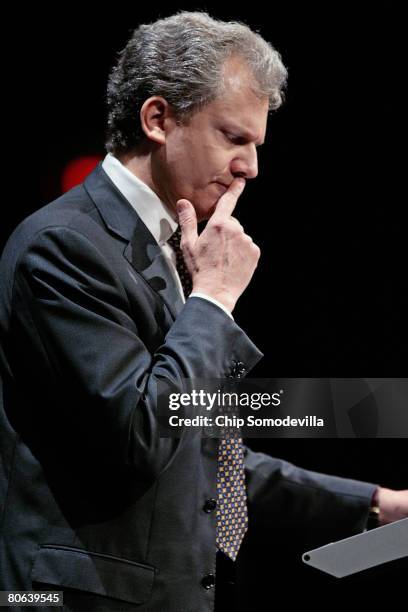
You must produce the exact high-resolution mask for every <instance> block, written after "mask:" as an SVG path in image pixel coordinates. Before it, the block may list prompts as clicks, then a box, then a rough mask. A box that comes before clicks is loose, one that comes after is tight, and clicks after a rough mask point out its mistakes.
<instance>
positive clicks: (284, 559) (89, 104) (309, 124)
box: [1, 2, 408, 609]
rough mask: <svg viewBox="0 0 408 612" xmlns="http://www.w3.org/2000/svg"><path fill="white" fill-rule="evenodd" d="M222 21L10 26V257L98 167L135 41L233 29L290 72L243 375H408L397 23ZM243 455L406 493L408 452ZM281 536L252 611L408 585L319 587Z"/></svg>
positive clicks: (293, 17) (256, 203) (347, 15)
mask: <svg viewBox="0 0 408 612" xmlns="http://www.w3.org/2000/svg"><path fill="white" fill-rule="evenodd" d="M356 4H357V3H356ZM223 6H224V8H222V9H221V8H219V7H217V5H215V4H213V3H205V4H204V3H195V4H188V3H187V4H186V3H185V4H176V5H174V4H166V8H162V7H161V6H160V5H157V4H155V5H154V6H152V8H151V9H147V8H144V9H143V8H141V7H140V5H134V6H133V8H130V6H129V7H126V6H125V5H120V6H119V5H112V6H108V7H107V8H105V9H101V8H98V5H95V6H94V7H93V8H92V10H91V13H92V14H89V15H85V13H84V7H81V10H80V9H79V8H78V7H74V6H69V7H67V6H65V8H62V6H58V7H56V8H55V9H48V8H47V11H45V10H44V11H43V13H41V9H38V8H36V10H35V12H34V11H33V12H32V13H31V12H24V15H16V16H15V17H14V18H12V17H10V18H9V22H8V25H7V27H8V28H9V29H10V31H11V34H12V37H13V41H14V42H13V43H12V44H10V45H7V48H6V50H5V56H4V58H5V61H4V69H3V78H4V82H5V96H4V97H5V99H6V102H8V108H9V110H7V111H6V112H5V114H4V116H3V154H5V155H6V160H7V164H4V165H3V172H5V174H4V175H3V177H4V179H3V185H4V194H6V193H7V195H6V196H5V197H4V199H3V207H2V225H1V241H2V245H3V243H4V241H5V239H6V237H7V236H8V235H9V233H10V232H11V231H12V229H13V228H14V227H15V225H16V224H17V223H18V222H19V221H20V220H21V219H22V218H23V217H24V216H26V215H27V214H29V213H30V212H32V211H34V210H36V209H37V208H39V207H40V206H42V205H43V204H45V203H47V202H49V201H51V200H52V199H54V198H55V197H57V196H58V195H59V194H60V176H61V171H62V169H63V167H64V166H65V164H66V163H67V162H68V161H69V160H71V159H73V158H75V157H79V156H81V155H101V156H103V155H104V146H103V145H104V129H105V106H104V95H105V87H106V80H107V75H108V72H109V70H110V68H111V66H112V65H113V63H114V61H115V57H116V53H117V52H118V51H119V50H120V49H121V48H122V47H123V46H124V45H125V43H126V41H127V39H128V37H129V36H130V34H131V31H132V29H134V28H135V27H137V25H138V24H139V23H142V22H146V21H154V20H155V19H157V18H158V17H160V16H166V15H169V14H171V13H173V12H174V11H175V10H180V9H187V10H192V9H195V8H197V9H205V10H208V11H209V12H210V14H212V15H213V16H216V17H220V18H224V19H239V20H242V21H245V22H246V23H247V24H248V25H250V26H251V27H252V28H254V29H257V30H259V31H260V33H261V34H262V35H263V36H264V37H265V38H266V39H267V40H269V41H271V42H272V44H273V45H274V46H275V47H276V48H277V49H278V50H279V51H280V52H281V54H282V56H283V60H284V63H285V64H286V65H287V67H288V69H289V87H288V91H287V99H286V103H285V105H284V107H283V108H282V109H281V110H279V112H278V113H277V114H276V115H274V116H272V118H271V119H270V122H269V127H268V138H267V143H266V144H265V145H264V147H262V149H261V152H260V163H259V166H260V172H259V177H258V178H257V179H256V181H253V182H252V183H251V182H250V183H249V184H248V185H247V188H246V190H245V194H244V195H243V196H242V197H241V199H240V201H239V204H238V207H237V212H236V215H237V217H238V218H239V220H240V221H241V223H242V224H243V225H244V227H245V229H246V231H247V233H248V234H250V235H251V236H252V237H253V238H254V240H255V241H256V242H257V243H258V244H259V246H260V247H261V250H262V258H261V262H260V265H259V267H258V270H257V271H256V274H255V276H254V279H253V281H252V283H251V285H250V287H249V288H248V290H247V291H246V293H245V294H244V296H242V298H241V299H240V301H239V303H238V306H237V308H236V310H235V312H234V316H235V318H236V320H237V322H238V323H239V324H240V325H241V326H242V327H243V329H244V330H245V331H246V332H247V333H248V334H249V336H250V337H251V338H252V339H253V340H254V342H255V343H256V344H257V345H258V346H259V347H260V348H261V350H263V352H264V353H265V358H264V359H263V361H262V362H261V364H259V366H257V368H256V369H255V370H254V371H253V372H252V373H251V375H252V376H254V377H268V378H272V377H284V376H288V377H293V376H299V377H300V376H302V377H308V376H316V377H323V376H334V377H338V376H346V377H348V376H352V377H365V376H371V377H375V376H378V377H384V376H390V377H397V376H405V374H406V361H407V346H408V344H407V340H408V328H407V323H406V312H407V279H408V277H407V273H406V224H405V223H404V221H405V215H404V212H405V210H404V208H405V206H406V205H404V204H403V199H402V193H403V192H404V191H403V173H402V172H403V166H402V159H403V157H402V155H403V150H404V144H405V137H406V128H405V112H403V106H404V105H403V102H402V92H403V89H404V79H405V76H404V75H405V74H406V70H404V69H403V66H402V42H403V38H402V34H401V30H400V24H402V16H401V15H400V14H398V12H397V9H396V8H395V7H396V4H395V5H394V6H393V3H385V2H379V3H377V4H376V5H375V8H374V7H373V6H370V5H368V4H367V6H364V5H363V4H359V7H358V8H356V6H355V5H353V4H351V3H350V4H345V3H341V4H340V3H339V4H337V5H336V4H332V3H331V4H330V7H329V8H328V7H327V6H326V7H325V8H324V7H323V5H321V6H320V5H319V4H317V3H315V4H313V5H311V4H308V5H307V6H303V8H301V7H299V5H298V3H295V2H292V3H290V2H289V3H286V4H285V7H284V8H283V7H282V6H281V5H279V6H276V7H275V6H274V5H273V3H272V4H271V3H267V5H266V6H264V7H261V6H258V7H255V5H254V6H251V7H250V8H249V7H247V8H246V9H241V8H240V9H238V8H237V7H236V6H235V7H234V5H233V4H231V5H223ZM405 157H406V156H405V152H404V158H405ZM7 186H9V187H11V190H10V192H8V190H7V192H6V187H7ZM404 199H405V198H404ZM249 445H250V446H251V447H252V448H253V449H255V450H263V451H265V452H268V453H270V454H272V455H276V456H279V457H282V458H285V459H288V460H290V461H293V462H295V463H297V464H300V465H302V466H304V467H307V468H309V469H313V470H317V471H323V472H327V473H335V474H337V475H341V476H347V477H353V478H360V479H364V480H369V481H372V482H378V483H381V484H382V485H384V486H388V487H395V488H406V487H408V475H407V458H406V455H407V451H406V444H405V440H374V439H373V440H371V439H358V440H356V439H353V440H310V439H309V440H294V439H292V440H262V441H260V440H259V441H257V440H250V441H249ZM275 535H276V536H277V534H275ZM287 535H288V534H285V537H282V538H281V539H280V540H279V539H278V538H277V539H274V538H272V539H271V541H268V540H264V541H262V539H259V541H258V542H257V544H256V547H255V550H254V551H252V554H253V557H252V561H253V565H252V566H251V568H250V571H249V573H248V578H247V585H248V588H247V596H248V597H252V598H253V601H252V603H253V604H254V606H255V609H256V605H257V603H256V602H258V603H259V602H260V601H261V600H262V598H264V597H265V596H266V595H267V593H270V592H271V589H272V588H273V586H274V584H275V586H276V585H279V586H285V592H286V596H287V598H288V603H289V602H290V601H291V598H295V597H296V596H297V595H299V593H303V594H304V592H305V591H304V589H306V588H309V586H310V585H312V587H313V585H314V587H316V589H317V591H316V592H315V594H314V601H316V598H317V600H318V599H319V598H318V595H317V594H316V593H318V592H319V588H320V586H323V585H327V584H328V585H329V586H330V587H331V589H332V590H333V592H336V593H338V592H340V591H342V592H343V591H344V592H346V590H347V588H348V586H350V585H351V587H352V588H354V587H355V586H356V585H357V586H358V587H360V590H361V591H362V592H367V591H368V592H371V593H374V592H377V589H378V586H379V584H386V585H391V584H392V585H394V586H395V585H397V584H401V585H402V581H403V575H406V570H407V566H406V565H405V566H404V567H403V568H402V569H401V567H402V566H395V565H392V566H389V567H388V568H382V569H379V570H375V571H370V572H367V573H366V574H364V575H363V574H362V575H361V576H357V577H355V578H352V579H350V580H349V579H344V580H343V581H336V580H335V579H331V578H327V577H326V576H324V575H322V574H320V573H315V572H314V571H313V570H311V569H310V568H304V567H303V565H302V564H301V563H300V561H299V555H300V553H301V552H303V551H304V550H305V547H306V546H307V545H308V544H309V543H310V542H309V535H310V534H308V535H307V537H306V538H305V539H304V540H302V537H301V536H300V534H296V537H295V535H294V534H292V537H291V535H290V534H289V541H290V542H292V543H291V544H290V545H287V544H286V542H287V541H288V540H287V538H286V536H287ZM293 542H295V544H293ZM270 547H273V549H274V551H275V552H276V554H275V555H274V556H273V560H272V561H271V554H270ZM279 568H280V569H279ZM271 576H273V577H274V578H273V582H274V584H272V583H271ZM295 583H296V584H297V585H299V590H298V591H297V595H296V589H295V590H293V589H292V585H293V584H295ZM299 596H300V595H299ZM302 596H303V595H302ZM259 605H260V604H259ZM260 609H261V608H260ZM262 609H263V608H262Z"/></svg>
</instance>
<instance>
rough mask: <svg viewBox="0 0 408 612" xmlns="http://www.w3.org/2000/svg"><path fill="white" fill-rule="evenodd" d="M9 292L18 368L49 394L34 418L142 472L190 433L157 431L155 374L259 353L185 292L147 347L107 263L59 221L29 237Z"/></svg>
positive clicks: (250, 359)
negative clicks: (155, 342)
mask: <svg viewBox="0 0 408 612" xmlns="http://www.w3.org/2000/svg"><path fill="white" fill-rule="evenodd" d="M12 300H13V312H14V313H15V315H14V316H15V320H14V325H15V326H16V329H17V336H18V337H19V338H20V339H21V345H22V346H25V347H27V350H26V351H23V355H22V359H23V360H24V359H25V360H26V361H27V363H26V366H25V367H26V371H27V372H28V371H29V370H30V368H31V369H32V370H33V369H34V370H35V376H36V384H35V387H36V392H41V393H42V394H43V397H44V398H46V397H47V398H48V400H49V401H48V406H49V405H50V403H52V401H54V406H55V411H50V410H49V408H48V413H47V415H42V414H41V406H40V404H39V403H38V402H37V410H36V412H37V414H36V419H37V422H39V421H40V420H41V419H42V418H44V421H45V419H46V420H47V422H48V423H49V420H50V419H54V420H55V421H54V426H55V427H54V428H53V429H52V431H54V432H55V431H58V430H59V431H61V435H64V437H65V438H66V437H67V432H70V433H71V435H72V436H73V437H74V444H73V446H75V445H77V446H78V447H79V448H80V447H81V445H82V446H87V448H89V449H92V450H93V452H94V453H96V454H98V453H99V455H100V458H101V459H102V458H103V460H104V461H105V462H106V461H111V462H112V463H120V464H122V465H124V466H130V467H132V468H134V469H136V470H137V471H138V474H139V476H140V477H143V478H146V475H148V476H149V477H150V478H152V479H154V478H156V477H157V475H158V474H159V473H160V472H161V471H162V470H164V469H165V468H166V466H168V464H169V462H170V461H171V460H172V458H174V455H175V453H177V452H178V450H179V449H180V448H181V447H182V446H183V443H184V442H185V440H186V439H187V440H188V437H189V436H191V435H193V434H192V433H190V432H188V431H185V432H184V434H183V436H182V437H181V439H180V440H174V439H173V440H171V439H166V438H161V437H160V435H159V432H158V422H157V414H156V382H157V381H158V380H162V381H168V382H169V383H171V384H173V385H176V386H178V387H179V388H180V390H182V379H183V378H198V377H204V378H205V377H213V378H217V377H225V376H227V375H228V373H229V372H230V371H231V368H232V366H233V362H234V361H242V362H244V363H245V364H246V367H247V369H248V370H249V369H250V368H251V367H253V365H254V364H255V363H256V362H257V361H258V360H259V359H260V358H261V356H262V355H261V353H260V352H259V351H258V349H257V348H256V347H255V346H254V345H253V344H252V342H251V341H250V340H249V339H248V337H247V336H246V335H245V334H244V332H243V331H242V330H241V329H240V328H239V327H238V326H237V325H236V323H235V322H234V321H233V320H232V319H231V318H230V317H228V316H227V315H226V314H225V313H224V312H223V311H222V310H221V309H220V308H217V306H215V305H213V304H212V303H210V302H208V301H206V300H202V299H198V298H197V299H196V298H194V299H191V300H188V301H187V303H186V304H185V306H184V307H183V309H182V310H181V312H180V313H179V315H178V317H177V319H176V320H175V322H174V324H173V325H172V327H171V328H170V329H169V330H168V333H167V335H166V336H165V338H164V341H163V342H162V344H161V346H159V347H158V349H157V351H156V352H155V354H153V355H152V354H151V353H150V352H149V351H148V350H147V349H146V346H145V345H144V344H143V342H142V340H141V338H140V333H139V332H140V330H139V329H138V321H137V320H135V317H132V316H131V315H130V309H129V308H128V303H127V296H126V293H125V291H124V289H123V285H122V283H121V282H120V280H119V279H118V278H117V276H116V274H115V272H114V270H112V269H111V267H110V266H109V262H108V261H106V260H105V257H104V255H103V254H102V253H101V252H99V251H98V249H97V248H96V247H95V245H94V244H93V243H92V242H91V241H90V240H89V238H88V237H85V236H83V235H82V234H81V233H79V232H78V231H77V230H73V229H70V228H67V227H50V228H46V229H43V230H41V231H40V232H39V233H38V234H37V235H36V236H35V237H34V238H33V239H32V240H31V241H30V244H29V246H28V247H27V248H26V249H25V250H24V252H23V253H22V255H21V256H20V258H19V260H18V264H17V267H16V273H15V281H14V287H13V297H12ZM159 342H161V341H159ZM27 383H28V381H27ZM190 429H192V428H190ZM50 431H51V430H50ZM56 443H58V440H57V441H56Z"/></svg>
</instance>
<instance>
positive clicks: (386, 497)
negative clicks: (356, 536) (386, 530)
mask: <svg viewBox="0 0 408 612" xmlns="http://www.w3.org/2000/svg"><path fill="white" fill-rule="evenodd" d="M374 504H375V505H377V506H378V507H379V509H380V515H379V517H378V520H379V523H380V525H386V524H387V523H393V522H394V521H398V520H400V519H403V518H408V489H405V490H403V491H394V490H393V489H386V488H384V487H379V488H378V489H377V492H376V495H375V498H374Z"/></svg>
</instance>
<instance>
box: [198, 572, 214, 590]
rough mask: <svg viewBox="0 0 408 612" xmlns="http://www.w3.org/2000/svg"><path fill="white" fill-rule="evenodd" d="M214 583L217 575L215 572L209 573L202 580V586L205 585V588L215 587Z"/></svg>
mask: <svg viewBox="0 0 408 612" xmlns="http://www.w3.org/2000/svg"><path fill="white" fill-rule="evenodd" d="M214 585H215V576H214V574H207V575H206V576H204V578H203V579H202V580H201V586H202V587H204V588H205V589H212V588H214Z"/></svg>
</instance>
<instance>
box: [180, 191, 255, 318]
mask: <svg viewBox="0 0 408 612" xmlns="http://www.w3.org/2000/svg"><path fill="white" fill-rule="evenodd" d="M244 187H245V180H244V179H234V180H233V182H232V183H231V185H230V186H229V188H228V190H227V191H226V192H225V193H224V194H223V195H222V196H221V197H220V199H219V200H218V203H217V206H216V209H215V211H214V213H213V215H212V217H211V218H210V220H209V221H208V223H207V225H206V228H205V230H204V231H203V232H202V233H201V234H200V236H198V233H197V216H196V213H195V210H194V206H193V205H192V204H191V202H189V201H188V200H179V201H178V202H177V211H178V215H179V223H180V227H181V232H182V233H181V248H182V251H183V256H184V260H185V262H186V265H187V267H188V270H189V272H190V274H191V277H192V280H193V292H194V291H197V292H200V293H205V294H206V295H208V296H209V297H212V298H214V299H216V300H218V301H219V302H221V304H223V305H224V306H225V307H226V308H227V309H228V310H229V311H230V312H232V310H233V309H234V306H235V304H236V302H237V300H238V298H239V296H240V295H241V294H242V293H243V291H244V290H245V289H246V287H247V286H248V284H249V281H250V280H251V278H252V275H253V273H254V271H255V268H256V266H257V264H258V260H259V256H260V254H261V251H260V249H259V247H258V246H257V245H256V244H254V243H253V241H252V239H251V238H250V237H249V236H248V235H247V234H245V232H244V229H243V227H242V225H241V224H240V223H239V221H237V219H235V218H234V217H232V216H231V215H232V213H233V211H234V208H235V206H236V203H237V200H238V198H239V196H240V195H241V193H242V191H243V189H244Z"/></svg>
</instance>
